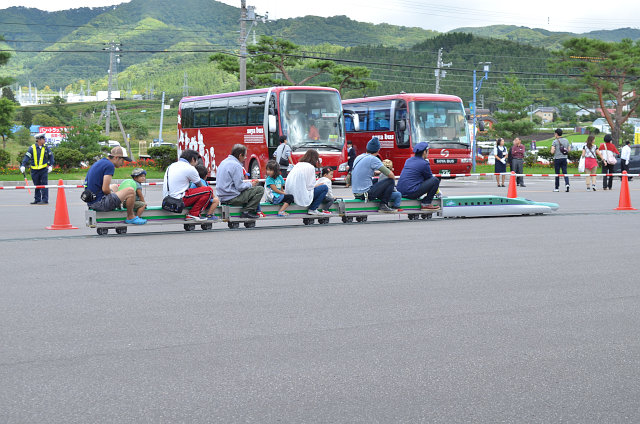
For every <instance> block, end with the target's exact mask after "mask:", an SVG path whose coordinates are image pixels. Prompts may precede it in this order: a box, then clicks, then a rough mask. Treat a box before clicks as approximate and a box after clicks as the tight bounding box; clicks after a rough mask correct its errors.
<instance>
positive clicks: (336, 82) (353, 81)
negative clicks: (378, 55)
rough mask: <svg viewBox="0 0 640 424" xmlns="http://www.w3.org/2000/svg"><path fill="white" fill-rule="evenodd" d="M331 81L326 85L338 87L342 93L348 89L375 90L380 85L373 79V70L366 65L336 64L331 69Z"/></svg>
mask: <svg viewBox="0 0 640 424" xmlns="http://www.w3.org/2000/svg"><path fill="white" fill-rule="evenodd" d="M330 72H331V81H330V82H329V83H327V84H325V85H327V86H329V87H333V88H336V89H337V90H338V91H339V92H340V95H342V93H344V92H345V91H347V90H364V89H371V90H374V89H376V88H377V87H378V82H377V81H372V80H370V79H368V78H369V76H371V70H370V69H369V68H366V67H364V66H345V65H335V66H334V67H333V68H331V70H330Z"/></svg>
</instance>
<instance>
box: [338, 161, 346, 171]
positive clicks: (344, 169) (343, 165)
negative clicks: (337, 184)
mask: <svg viewBox="0 0 640 424" xmlns="http://www.w3.org/2000/svg"><path fill="white" fill-rule="evenodd" d="M338 171H339V172H347V162H345V163H341V164H340V166H338Z"/></svg>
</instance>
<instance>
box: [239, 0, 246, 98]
mask: <svg viewBox="0 0 640 424" xmlns="http://www.w3.org/2000/svg"><path fill="white" fill-rule="evenodd" d="M246 89H247V2H246V0H241V2H240V91H243V90H246Z"/></svg>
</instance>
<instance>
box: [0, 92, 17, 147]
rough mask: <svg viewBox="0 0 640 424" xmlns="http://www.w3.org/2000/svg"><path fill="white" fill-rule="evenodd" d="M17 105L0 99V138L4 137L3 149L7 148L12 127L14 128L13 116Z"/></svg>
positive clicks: (5, 99) (3, 98)
mask: <svg viewBox="0 0 640 424" xmlns="http://www.w3.org/2000/svg"><path fill="white" fill-rule="evenodd" d="M15 109H16V104H15V103H14V102H12V101H11V100H9V99H7V98H5V97H2V98H0V136H2V148H3V149H6V148H7V137H9V136H10V135H11V127H13V115H14V113H15Z"/></svg>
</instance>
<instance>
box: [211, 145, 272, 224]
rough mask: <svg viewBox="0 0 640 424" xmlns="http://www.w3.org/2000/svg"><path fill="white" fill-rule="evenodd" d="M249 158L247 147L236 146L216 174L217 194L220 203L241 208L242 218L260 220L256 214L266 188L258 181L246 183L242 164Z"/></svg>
mask: <svg viewBox="0 0 640 424" xmlns="http://www.w3.org/2000/svg"><path fill="white" fill-rule="evenodd" d="M246 158H247V147H246V146H244V145H242V144H235V145H234V146H233V148H232V149H231V154H230V155H229V156H228V157H227V158H226V159H225V160H223V161H222V162H220V165H218V171H217V172H216V194H217V195H218V197H219V198H220V202H222V203H226V204H229V205H231V206H241V207H242V214H241V215H240V216H241V217H242V218H249V219H258V218H259V216H258V214H257V213H256V212H257V209H258V206H260V200H261V199H262V194H263V193H264V187H262V186H259V185H258V182H257V181H256V180H251V181H244V172H243V170H242V164H243V163H244V161H245V159H246Z"/></svg>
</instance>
